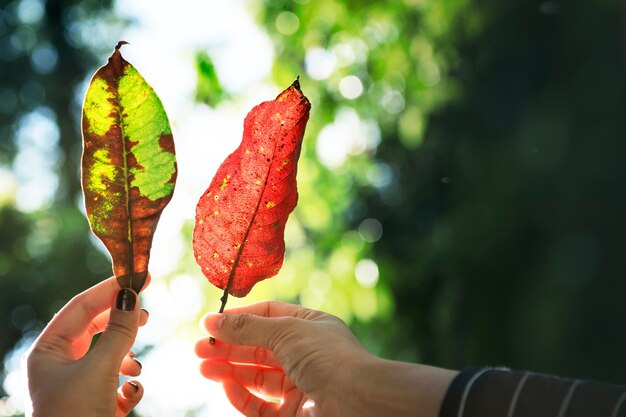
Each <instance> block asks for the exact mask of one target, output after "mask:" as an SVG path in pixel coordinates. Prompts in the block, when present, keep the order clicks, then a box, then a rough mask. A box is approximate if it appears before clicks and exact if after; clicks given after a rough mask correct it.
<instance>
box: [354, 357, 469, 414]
mask: <svg viewBox="0 0 626 417" xmlns="http://www.w3.org/2000/svg"><path fill="white" fill-rule="evenodd" d="M456 374H457V372H456V371H450V370H447V369H442V368H436V367H432V366H425V365H418V364H412V363H405V362H397V361H390V360H384V359H379V358H374V357H373V358H371V359H370V360H368V361H367V363H365V364H364V365H363V366H361V367H359V370H358V371H357V374H356V376H355V378H354V381H353V383H352V385H351V387H352V390H351V395H350V397H351V398H352V400H353V401H354V402H353V404H354V405H353V406H351V407H349V408H350V410H349V412H350V414H346V415H354V416H363V417H367V416H372V417H374V416H395V417H403V416H407V417H409V416H410V417H437V416H438V415H439V408H440V406H441V402H442V401H443V398H444V396H445V394H446V390H447V389H448V386H449V385H450V382H451V381H452V380H453V379H454V377H455V376H456Z"/></svg>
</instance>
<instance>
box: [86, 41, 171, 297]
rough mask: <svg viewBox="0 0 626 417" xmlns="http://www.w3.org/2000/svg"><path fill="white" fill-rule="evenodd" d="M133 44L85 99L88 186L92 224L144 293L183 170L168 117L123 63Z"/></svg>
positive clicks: (117, 270) (125, 281)
mask: <svg viewBox="0 0 626 417" xmlns="http://www.w3.org/2000/svg"><path fill="white" fill-rule="evenodd" d="M125 43H126V42H123V41H122V42H119V43H118V45H117V46H116V48H115V51H114V52H113V55H112V56H111V57H110V58H109V62H108V63H107V64H106V65H105V66H103V67H102V68H100V69H99V70H98V71H97V72H96V73H95V74H94V76H93V78H92V79H91V82H90V84H89V88H88V90H87V94H86V96H85V102H84V104H83V121H82V129H83V139H84V148H83V159H82V185H83V193H84V196H85V207H86V209H87V217H88V219H89V224H90V225H91V229H92V230H93V232H94V233H95V235H96V236H98V238H100V240H102V242H103V243H104V245H105V246H106V248H107V249H108V251H109V252H110V254H111V257H112V260H113V273H114V274H115V276H116V277H117V278H118V281H119V283H120V285H121V286H123V287H130V288H133V289H134V290H135V291H137V292H139V290H141V288H142V286H143V284H144V281H145V279H146V276H147V274H148V260H149V258H150V247H151V246H152V237H153V236H154V231H155V229H156V226H157V223H158V221H159V217H160V215H161V212H162V210H163V209H164V208H165V206H166V205H167V204H168V203H169V201H170V199H171V198H172V193H173V191H174V184H175V182H176V174H177V167H176V156H175V152H174V140H173V137H172V131H171V129H170V124H169V121H168V119H167V114H166V113H165V109H164V108H163V105H162V104H161V100H160V99H159V97H158V96H157V95H156V93H155V92H154V90H153V89H152V87H150V85H148V83H147V82H146V81H145V80H144V78H143V77H142V76H141V74H139V72H138V71H137V70H136V69H135V68H134V67H133V66H132V65H131V64H129V63H128V62H127V61H125V60H124V59H123V58H122V55H121V53H120V47H121V46H122V45H123V44H125Z"/></svg>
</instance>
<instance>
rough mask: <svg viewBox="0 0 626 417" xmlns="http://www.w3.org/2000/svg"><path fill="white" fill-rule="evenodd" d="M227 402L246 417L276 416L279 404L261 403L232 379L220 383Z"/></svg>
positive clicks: (260, 400) (261, 401)
mask: <svg viewBox="0 0 626 417" xmlns="http://www.w3.org/2000/svg"><path fill="white" fill-rule="evenodd" d="M222 386H223V387H224V392H225V393H226V397H228V401H230V403H231V404H232V405H233V407H235V408H236V409H237V410H238V411H239V412H240V413H242V414H243V415H245V416H246V417H275V416H278V412H279V410H280V404H277V403H271V402H268V401H263V400H262V399H260V398H259V397H256V396H254V395H252V394H251V393H250V391H248V390H247V389H246V388H245V387H244V386H243V385H241V384H240V383H238V382H237V381H234V380H232V379H226V380H224V381H223V382H222Z"/></svg>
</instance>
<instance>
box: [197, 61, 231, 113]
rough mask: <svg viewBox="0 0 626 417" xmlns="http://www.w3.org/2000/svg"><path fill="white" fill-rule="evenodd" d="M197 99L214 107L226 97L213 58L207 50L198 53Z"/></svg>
mask: <svg viewBox="0 0 626 417" xmlns="http://www.w3.org/2000/svg"><path fill="white" fill-rule="evenodd" d="M195 63H196V75H197V78H196V100H197V101H199V102H201V103H206V104H207V105H209V106H211V107H213V106H215V105H216V104H218V103H219V102H220V101H222V100H224V99H225V98H226V96H225V93H224V90H223V89H222V85H221V84H220V81H219V79H218V77H217V72H216V71H215V65H214V64H213V60H212V59H211V57H210V56H209V54H207V53H206V52H205V51H199V52H197V53H196V59H195Z"/></svg>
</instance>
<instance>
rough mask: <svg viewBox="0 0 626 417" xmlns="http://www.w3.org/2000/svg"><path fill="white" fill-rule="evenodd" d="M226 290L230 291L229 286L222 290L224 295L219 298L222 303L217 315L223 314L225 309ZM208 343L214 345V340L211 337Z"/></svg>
mask: <svg viewBox="0 0 626 417" xmlns="http://www.w3.org/2000/svg"><path fill="white" fill-rule="evenodd" d="M228 290H230V286H229V285H227V286H226V288H224V294H222V297H221V298H220V301H221V302H222V305H221V306H220V311H218V313H220V314H222V313H223V312H224V309H225V308H226V302H227V301H228ZM209 343H210V344H212V345H214V344H215V338H214V337H213V336H211V337H210V338H209Z"/></svg>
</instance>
